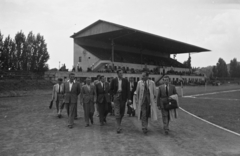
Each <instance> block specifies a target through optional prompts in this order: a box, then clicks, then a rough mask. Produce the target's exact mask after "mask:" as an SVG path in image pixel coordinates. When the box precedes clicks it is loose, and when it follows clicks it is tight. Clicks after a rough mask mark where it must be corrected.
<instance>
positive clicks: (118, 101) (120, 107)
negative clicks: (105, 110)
mask: <svg viewBox="0 0 240 156" xmlns="http://www.w3.org/2000/svg"><path fill="white" fill-rule="evenodd" d="M113 98H114V99H113V102H114V113H115V117H116V118H120V119H121V118H123V116H124V113H125V102H126V101H123V100H122V94H121V93H117V94H116V95H114V97H113Z"/></svg>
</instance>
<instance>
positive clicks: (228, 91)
mask: <svg viewBox="0 0 240 156" xmlns="http://www.w3.org/2000/svg"><path fill="white" fill-rule="evenodd" d="M238 91H240V89H238V90H227V91H220V92H212V93H203V94H195V95H187V96H183V97H195V96H204V95H212V94H219V93H230V92H238Z"/></svg>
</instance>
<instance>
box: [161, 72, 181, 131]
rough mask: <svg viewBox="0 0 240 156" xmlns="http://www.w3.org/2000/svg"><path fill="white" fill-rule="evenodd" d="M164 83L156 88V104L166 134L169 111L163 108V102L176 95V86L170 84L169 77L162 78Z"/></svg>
mask: <svg viewBox="0 0 240 156" xmlns="http://www.w3.org/2000/svg"><path fill="white" fill-rule="evenodd" d="M163 81H164V84H162V85H161V86H160V87H159V88H158V96H157V106H158V109H159V110H161V112H162V121H163V129H164V132H165V134H166V135H168V133H169V121H170V113H169V110H165V109H164V104H166V103H167V102H168V99H169V96H171V95H176V94H177V91H176V87H175V86H174V85H171V84H170V77H169V76H165V77H164V78H163Z"/></svg>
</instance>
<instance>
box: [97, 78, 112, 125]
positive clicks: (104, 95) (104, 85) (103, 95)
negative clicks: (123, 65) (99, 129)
mask: <svg viewBox="0 0 240 156" xmlns="http://www.w3.org/2000/svg"><path fill="white" fill-rule="evenodd" d="M96 93H97V105H98V111H99V120H100V125H101V126H103V125H104V123H106V122H107V120H106V117H107V113H108V108H107V106H108V103H109V102H110V94H109V83H108V82H105V77H104V76H103V75H101V76H100V82H99V83H98V84H97V85H96Z"/></svg>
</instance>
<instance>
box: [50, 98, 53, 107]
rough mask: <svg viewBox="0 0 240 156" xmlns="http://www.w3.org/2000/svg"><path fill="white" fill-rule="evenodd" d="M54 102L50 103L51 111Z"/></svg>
mask: <svg viewBox="0 0 240 156" xmlns="http://www.w3.org/2000/svg"><path fill="white" fill-rule="evenodd" d="M52 105H53V100H52V101H51V102H50V105H49V109H52Z"/></svg>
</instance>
